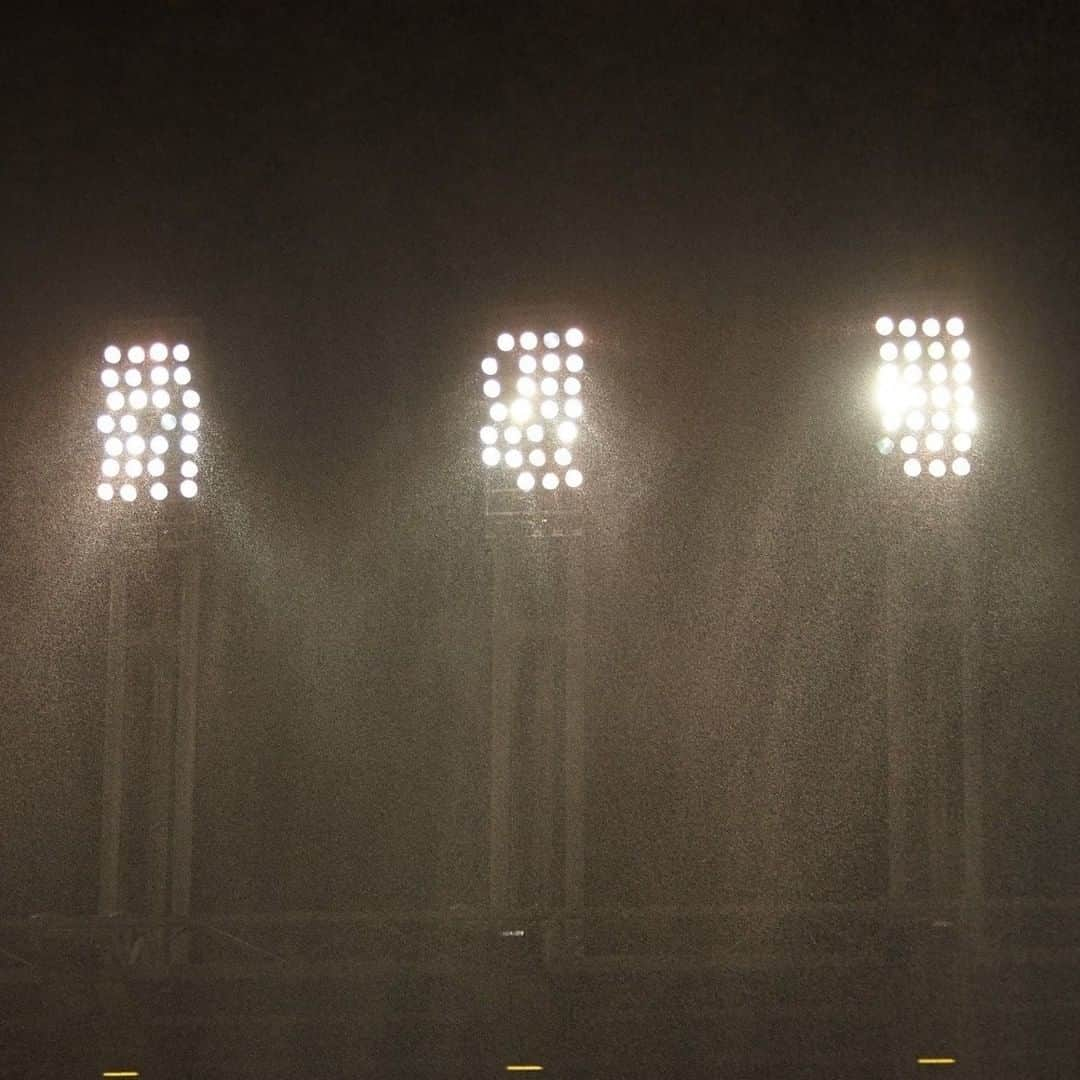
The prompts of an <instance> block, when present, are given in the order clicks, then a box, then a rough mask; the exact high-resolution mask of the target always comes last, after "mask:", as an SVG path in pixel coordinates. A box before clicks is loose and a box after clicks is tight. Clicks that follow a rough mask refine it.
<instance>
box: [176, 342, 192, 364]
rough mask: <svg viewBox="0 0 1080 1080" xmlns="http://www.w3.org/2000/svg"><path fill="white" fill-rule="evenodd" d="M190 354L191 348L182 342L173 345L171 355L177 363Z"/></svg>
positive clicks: (182, 361)
mask: <svg viewBox="0 0 1080 1080" xmlns="http://www.w3.org/2000/svg"><path fill="white" fill-rule="evenodd" d="M190 355H191V350H190V349H189V348H188V347H187V346H186V345H184V344H183V343H181V344H179V345H174V346H173V351H172V357H173V359H174V360H175V361H177V363H180V364H182V363H184V362H185V361H186V360H187V358H188V357H189V356H190Z"/></svg>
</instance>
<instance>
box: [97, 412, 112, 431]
mask: <svg viewBox="0 0 1080 1080" xmlns="http://www.w3.org/2000/svg"><path fill="white" fill-rule="evenodd" d="M97 429H98V431H100V432H101V434H102V435H109V434H111V433H112V432H113V431H115V430H116V421H115V420H114V419H113V418H112V417H111V416H109V415H108V414H106V413H102V414H101V416H99V417H98V418H97Z"/></svg>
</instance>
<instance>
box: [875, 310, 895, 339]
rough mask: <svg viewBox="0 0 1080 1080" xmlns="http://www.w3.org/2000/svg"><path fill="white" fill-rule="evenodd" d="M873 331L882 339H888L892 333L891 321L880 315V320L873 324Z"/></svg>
mask: <svg viewBox="0 0 1080 1080" xmlns="http://www.w3.org/2000/svg"><path fill="white" fill-rule="evenodd" d="M874 329H875V330H876V331H877V332H878V333H879V334H880V335H881V336H882V337H888V336H889V335H890V334H891V333H892V332H893V321H892V319H890V318H889V316H888V315H882V316H881V318H879V319H878V321H877V322H876V323H874Z"/></svg>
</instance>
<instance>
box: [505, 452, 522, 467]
mask: <svg viewBox="0 0 1080 1080" xmlns="http://www.w3.org/2000/svg"><path fill="white" fill-rule="evenodd" d="M503 461H505V462H506V466H507V468H509V469H520V468H521V466H522V465H524V464H525V459H524V458H523V457H522V456H521V451H520V450H517V449H514V450H507V451H506V453H505V454H504V455H503Z"/></svg>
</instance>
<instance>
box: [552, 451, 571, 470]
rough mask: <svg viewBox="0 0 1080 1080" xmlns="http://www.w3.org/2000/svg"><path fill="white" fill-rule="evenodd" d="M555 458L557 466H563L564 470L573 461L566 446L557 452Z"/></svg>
mask: <svg viewBox="0 0 1080 1080" xmlns="http://www.w3.org/2000/svg"><path fill="white" fill-rule="evenodd" d="M554 457H555V464H556V465H561V466H562V467H563V468H564V469H565V468H566V466H567V465H569V464H570V462H571V461H572V460H573V459H572V458H571V456H570V451H569V450H568V449H567V448H566V447H565V446H560V447H559V449H558V450H556V451H555V455H554Z"/></svg>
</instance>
